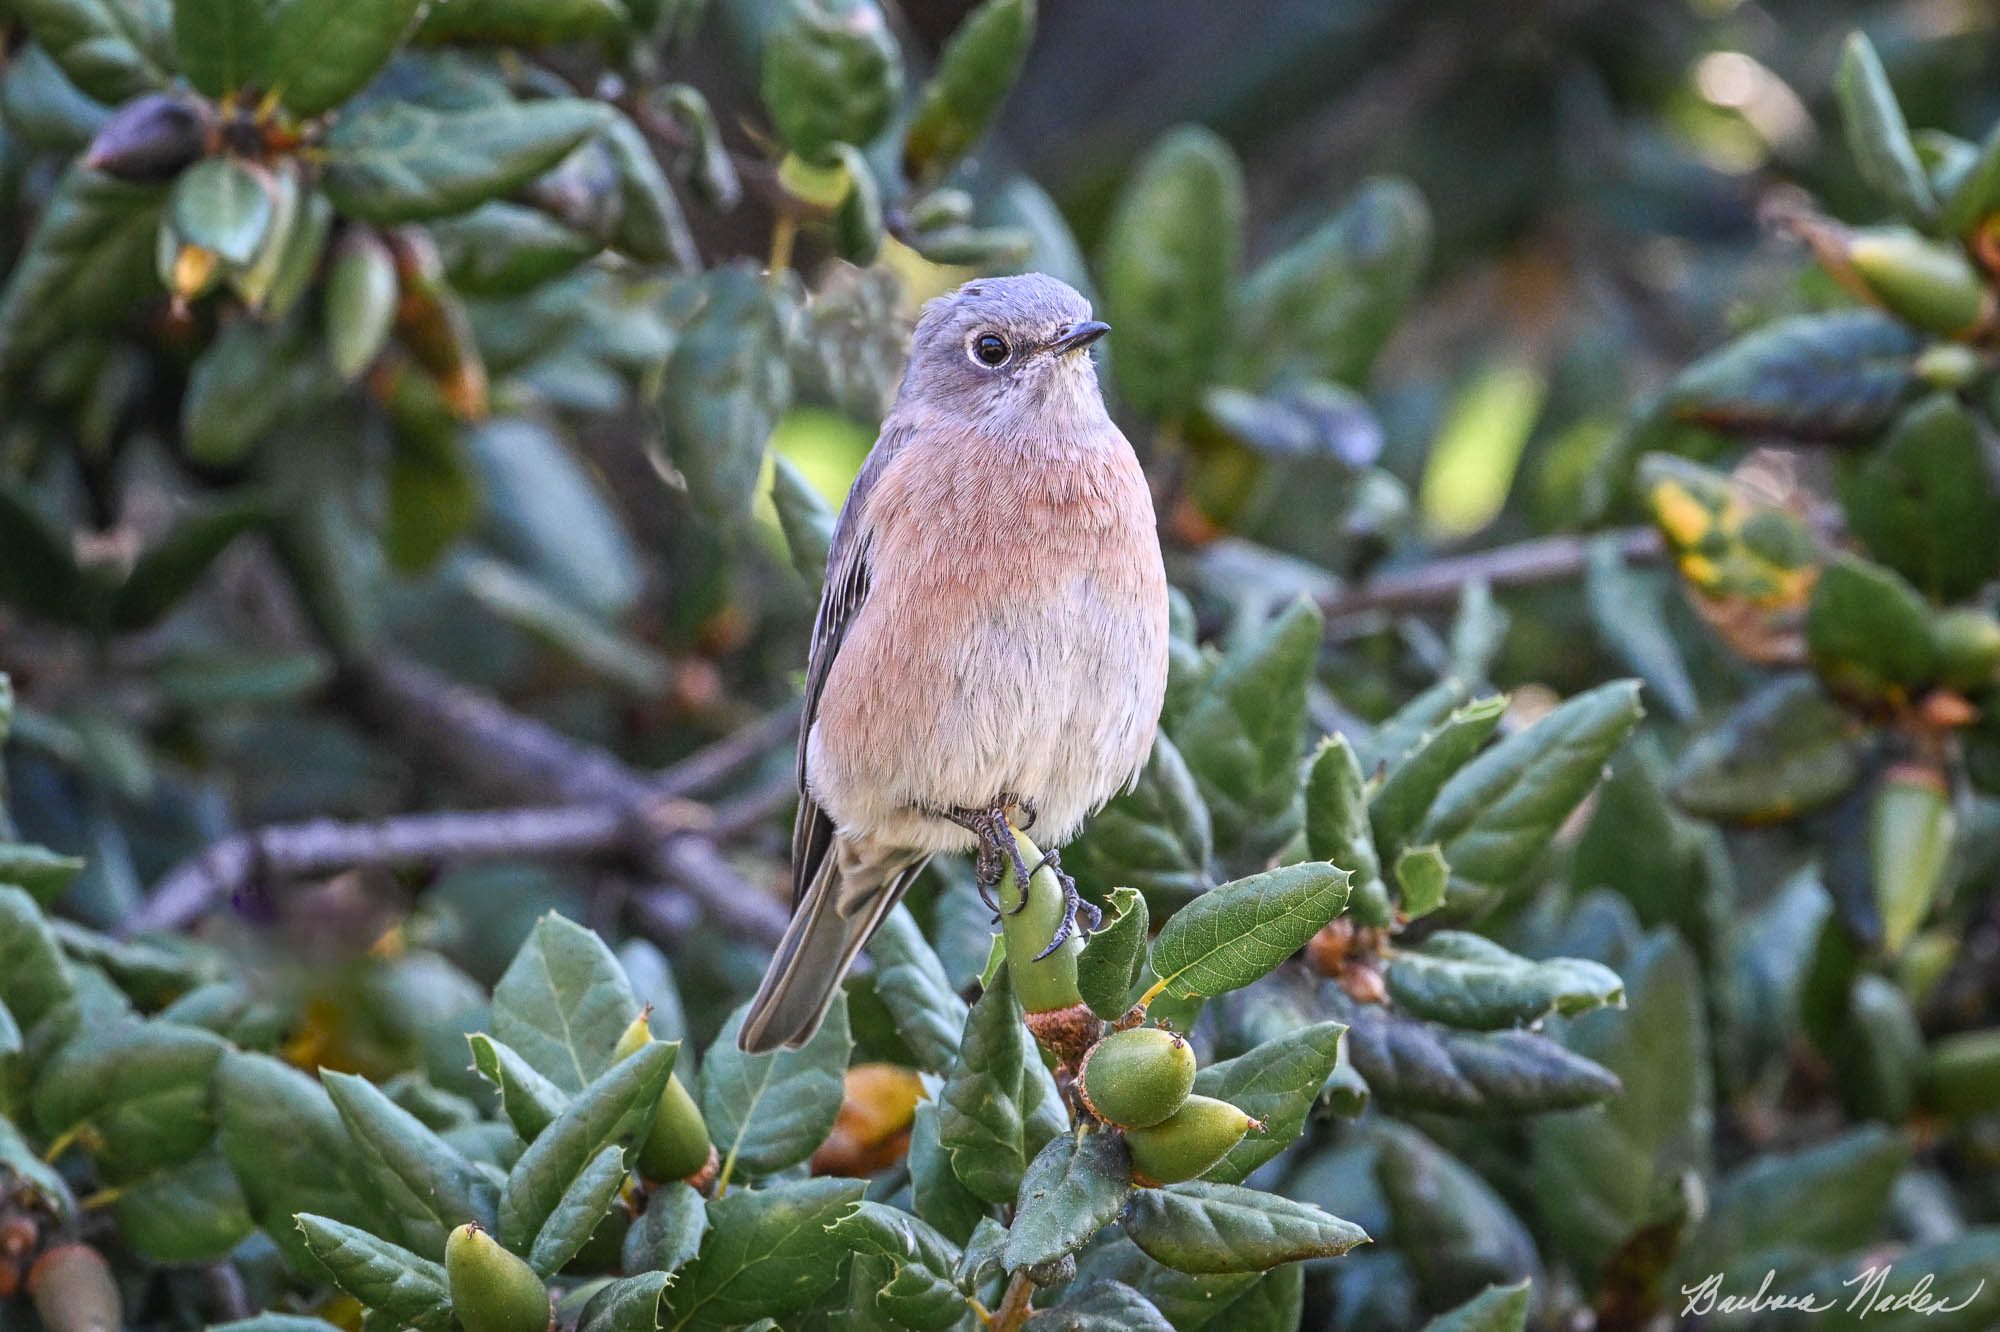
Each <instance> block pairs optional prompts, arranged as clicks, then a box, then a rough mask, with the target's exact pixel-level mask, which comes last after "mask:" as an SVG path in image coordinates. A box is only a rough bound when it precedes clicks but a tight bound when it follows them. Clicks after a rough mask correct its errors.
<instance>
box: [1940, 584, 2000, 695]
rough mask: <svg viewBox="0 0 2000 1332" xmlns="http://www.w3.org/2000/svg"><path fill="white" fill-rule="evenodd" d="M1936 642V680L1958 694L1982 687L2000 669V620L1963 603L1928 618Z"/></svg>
mask: <svg viewBox="0 0 2000 1332" xmlns="http://www.w3.org/2000/svg"><path fill="white" fill-rule="evenodd" d="M1931 638H1932V639H1933V640H1934V641H1935V642H1936V643H1937V650H1938V680H1939V682H1940V683H1941V684H1944V685H1945V686H1947V687H1948V688H1951V689H1956V690H1958V691H1959V692H1961V693H1966V692H1969V691H1972V690H1979V689H1984V688H1986V687H1987V686H1988V685H1990V684H1992V683H1993V682H1994V680H1993V674H1994V672H1995V671H1996V670H2000V620H1996V619H1994V618H1993V617H1992V616H1991V615H1988V614H1987V613H1986V612H1985V611H1983V610H1975V609H1973V608H1972V607H1969V606H1963V607H1960V608H1958V609H1957V610H1948V611H1945V612H1944V613H1942V614H1941V615H1939V616H1938V617H1937V618H1936V619H1935V620H1932V621H1931Z"/></svg>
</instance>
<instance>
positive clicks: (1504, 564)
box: [1320, 527, 1665, 625]
mask: <svg viewBox="0 0 2000 1332" xmlns="http://www.w3.org/2000/svg"><path fill="white" fill-rule="evenodd" d="M1609 535H1611V536H1614V537H1615V538H1616V539H1617V542H1618V550H1619V553H1620V554H1621V555H1623V556H1624V559H1625V562H1626V563H1628V564H1649V563H1652V562H1654V561H1656V560H1658V559H1660V558H1661V556H1662V555H1663V554H1664V551H1665V547H1663V546H1662V545H1661V542H1660V535H1659V533H1658V532H1656V531H1654V530H1653V529H1652V528H1650V527H1629V528H1625V529H1622V530H1620V531H1618V532H1615V533H1611V534H1609ZM1598 539H1599V536H1597V535H1563V536H1549V537H1537V538H1535V539H1534V540H1532V541H1520V542H1516V543H1515V544H1513V545H1510V546H1495V547H1493V548H1492V549H1491V550H1481V551H1474V552H1472V553H1471V554H1467V555H1451V556H1447V557H1445V558H1444V559H1439V560H1432V561H1431V562H1430V563H1428V564H1420V565H1417V566H1416V567H1415V568H1411V569H1401V570H1396V571H1393V572H1390V573H1385V574H1382V575H1380V576H1379V577H1376V578H1371V579H1369V580H1368V581H1367V582H1365V583H1358V584H1356V585H1354V586H1352V587H1346V588H1342V589H1341V590H1340V591H1339V592H1336V593H1334V594H1332V595H1331V596H1328V597H1325V598H1323V599H1322V600H1321V602H1320V609H1321V610H1322V611H1323V612H1325V614H1326V618H1327V622H1328V624H1329V625H1331V624H1333V623H1335V622H1336V621H1339V620H1343V619H1349V618H1352V617H1355V616H1360V615H1366V614H1371V613H1373V612H1377V611H1407V610H1424V609H1428V608H1435V607H1440V606H1450V605H1454V604H1456V603H1457V601H1458V599H1459V597H1460V595H1462V594H1463V593H1464V591H1465V588H1466V587H1467V585H1468V584H1471V583H1476V582H1484V583H1485V584H1487V585H1488V586H1489V587H1491V588H1493V590H1494V591H1496V592H1498V591H1504V590H1506V589H1508V588H1519V587H1532V586H1535V585H1537V584H1541V583H1558V582H1563V581H1565V580H1567V579H1571V578H1575V577H1577V576H1578V575H1580V574H1582V572H1583V570H1584V565H1585V564H1586V563H1587V561H1588V559H1589V554H1590V547H1591V544H1592V543H1593V542H1594V541H1596V540H1598Z"/></svg>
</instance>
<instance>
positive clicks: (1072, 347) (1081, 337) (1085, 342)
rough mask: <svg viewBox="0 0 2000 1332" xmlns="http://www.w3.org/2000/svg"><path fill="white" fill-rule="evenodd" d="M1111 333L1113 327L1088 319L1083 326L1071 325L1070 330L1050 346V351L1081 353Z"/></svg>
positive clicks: (1064, 331) (1064, 332)
mask: <svg viewBox="0 0 2000 1332" xmlns="http://www.w3.org/2000/svg"><path fill="white" fill-rule="evenodd" d="M1110 331H1111V325H1109V324H1105V323H1100V322H1099V321H1097V320H1095V319H1086V320H1084V321H1083V322H1082V323H1081V324H1071V325H1070V326H1069V327H1068V328H1066V329H1064V330H1063V331H1062V333H1061V334H1060V335H1058V336H1057V338H1056V340H1055V341H1054V342H1051V343H1050V344H1049V350H1050V351H1053V352H1073V351H1081V350H1082V349H1083V348H1085V347H1088V346H1089V345H1090V344H1091V343H1093V342H1095V341H1097V340H1098V339H1099V338H1101V337H1103V336H1104V335H1105V334H1106V333H1109V332H1110Z"/></svg>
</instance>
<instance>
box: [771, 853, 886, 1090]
mask: <svg viewBox="0 0 2000 1332" xmlns="http://www.w3.org/2000/svg"><path fill="white" fill-rule="evenodd" d="M839 862H840V856H839V855H838V854H835V855H829V856H827V857H826V858H825V860H823V861H822V862H821V864H820V871H819V873H818V874H817V875H816V876H814V878H813V881H812V883H811V884H810V885H809V886H808V887H807V889H806V892H805V896H804V897H803V898H802V899H801V900H800V902H799V904H798V908H797V910H795V911H794V912H793V913H792V921H791V924H789V925H788V926H786V927H785V935H784V938H782V939H780V940H779V941H778V950H777V952H775V953H774V954H772V956H771V964H770V966H768V967H766V968H765V970H764V980H763V983H762V984H761V985H759V986H758V987H757V996H756V997H755V998H754V999H752V1000H751V1001H750V1011H749V1012H748V1013H747V1014H745V1015H744V1018H743V1027H742V1029H741V1030H740V1031H738V1032H737V1034H736V1044H737V1046H738V1048H740V1049H742V1050H744V1051H747V1052H748V1053H750V1054H763V1053H765V1052H767V1051H770V1050H776V1049H779V1048H780V1047H784V1048H788V1049H793V1050H796V1049H798V1048H799V1047H800V1046H802V1045H804V1044H805V1043H806V1042H807V1041H809V1040H811V1039H812V1036H813V1033H814V1032H816V1031H818V1030H819V1024H820V1023H821V1022H822V1021H823V1020H825V1018H826V1011H827V1009H829V1008H831V1007H832V1006H833V996H834V995H835V994H837V993H839V991H840V983H841V981H843V980H845V979H846V978H847V970H848V968H849V967H851V966H853V965H854V959H855V958H856V957H858V956H860V954H861V950H862V949H863V948H864V947H866V946H867V943H868V940H869V939H871V938H873V937H874V934H875V931H876V930H877V929H878V928H879V927H880V926H881V924H882V922H883V920H884V919H886V918H887V917H888V915H889V912H890V911H892V910H894V909H895V906H896V903H898V902H900V901H902V899H903V894H904V893H905V892H906V891H908V889H909V886H910V881H911V880H912V879H914V878H916V877H917V873H918V872H919V871H920V870H922V869H923V867H924V864H923V861H921V860H920V861H918V862H917V863H916V864H914V865H906V866H900V867H897V868H895V869H893V870H891V871H890V872H889V873H888V874H886V875H876V874H870V875H868V876H867V877H866V878H862V877H861V876H859V875H856V876H854V877H851V878H850V877H843V875H842V874H841V871H840V864H839Z"/></svg>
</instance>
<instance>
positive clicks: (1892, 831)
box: [1869, 763, 1958, 957]
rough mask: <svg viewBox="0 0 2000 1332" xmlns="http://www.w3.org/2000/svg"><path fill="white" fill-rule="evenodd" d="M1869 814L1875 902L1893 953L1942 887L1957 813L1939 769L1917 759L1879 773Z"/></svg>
mask: <svg viewBox="0 0 2000 1332" xmlns="http://www.w3.org/2000/svg"><path fill="white" fill-rule="evenodd" d="M1871 814H1872V820H1871V824H1870V833H1871V836H1870V839H1869V850H1870V852H1871V859H1872V861H1873V864H1874V870H1875V908H1876V910H1877V911H1878V912H1879V913H1880V914H1881V918H1882V946H1883V948H1884V949H1885V950H1886V951H1887V952H1888V954H1889V955H1890V956H1891V957H1894V956H1896V955H1897V954H1898V953H1900V952H1902V951H1903V945H1904V944H1906V943H1908V942H1909V940H1910V936H1911V935H1913V934H1915V933H1916V931H1917V927H1918V926H1919V925H1921V924H1923V922H1924V918H1925V917H1927V916H1929V915H1930V913H1931V910H1932V908H1933V906H1934V905H1935V903H1936V900H1937V897H1938V894H1939V892H1940V891H1941V890H1942V889H1943V888H1944V884H1945V866H1946V864H1947V862H1948V861H1949V860H1950V858H1951V844H1952V839H1953V838H1954V837H1955V836H1956V834H1957V830H1958V817H1957V815H1956V814H1955V813H1954V812H1953V811H1952V807H1951V792H1950V789H1949V787H1948V785H1947V783H1946V781H1945V776H1944V773H1943V772H1942V771H1941V770H1939V769H1938V768H1936V767H1934V766H1931V765H1927V764H1916V763H1899V764H1897V765H1896V766H1895V767H1893V768H1891V769H1889V771H1888V772H1887V773H1885V774H1884V775H1883V777H1882V785H1881V787H1880V789H1878V790H1877V791H1876V793H1875V806H1874V809H1873V810H1872V811H1871Z"/></svg>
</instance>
